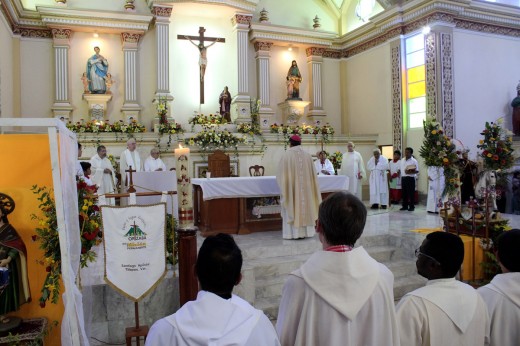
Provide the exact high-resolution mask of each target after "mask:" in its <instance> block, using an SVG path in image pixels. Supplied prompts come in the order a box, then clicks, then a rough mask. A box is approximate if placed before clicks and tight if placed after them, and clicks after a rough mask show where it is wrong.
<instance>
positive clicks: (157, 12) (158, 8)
mask: <svg viewBox="0 0 520 346" xmlns="http://www.w3.org/2000/svg"><path fill="white" fill-rule="evenodd" d="M152 14H153V15H154V16H155V17H163V18H170V17H171V15H172V7H171V6H165V5H153V6H152Z"/></svg>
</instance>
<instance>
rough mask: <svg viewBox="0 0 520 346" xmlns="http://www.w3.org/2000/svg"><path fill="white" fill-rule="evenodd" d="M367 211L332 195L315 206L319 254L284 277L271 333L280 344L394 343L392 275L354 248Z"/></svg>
mask: <svg viewBox="0 0 520 346" xmlns="http://www.w3.org/2000/svg"><path fill="white" fill-rule="evenodd" d="M366 217H367V209H366V207H365V205H364V204H363V203H362V202H361V201H360V200H359V199H358V198H357V197H356V196H354V195H352V194H350V193H348V192H336V193H334V194H332V195H330V196H329V197H328V198H327V199H325V200H324V201H323V202H322V203H321V205H320V208H319V212H318V221H317V223H316V233H318V238H319V239H320V242H321V243H322V250H320V251H317V252H315V253H314V254H313V255H312V256H311V257H310V258H309V259H308V260H307V261H306V262H305V263H304V264H303V265H302V266H301V267H300V268H299V269H298V270H296V271H294V272H292V273H291V274H290V275H289V277H288V278H287V280H286V282H285V285H284V288H283V292H282V299H281V302H280V308H279V312H278V320H277V323H276V330H277V332H278V335H279V337H280V342H281V344H282V345H288V346H289V345H290V346H294V345H298V346H305V345H308V346H317V345H346V346H349V345H385V346H391V345H399V335H398V327H397V323H396V317H395V308H394V292H393V283H394V276H393V274H392V272H391V271H390V270H389V269H388V268H387V267H386V266H384V265H383V264H381V263H378V262H377V261H376V260H375V259H373V258H372V257H371V256H370V255H369V254H368V253H367V252H366V250H365V249H364V248H363V247H362V246H359V247H356V248H354V245H355V243H356V241H357V240H358V239H359V237H361V234H362V233H363V229H364V227H365V222H366Z"/></svg>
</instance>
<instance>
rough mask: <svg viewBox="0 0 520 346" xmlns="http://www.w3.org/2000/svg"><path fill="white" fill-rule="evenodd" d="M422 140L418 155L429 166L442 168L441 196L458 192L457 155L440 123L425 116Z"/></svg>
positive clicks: (458, 169) (458, 170)
mask: <svg viewBox="0 0 520 346" xmlns="http://www.w3.org/2000/svg"><path fill="white" fill-rule="evenodd" d="M423 126H424V141H423V144H422V146H421V148H420V150H419V155H420V156H421V157H422V158H423V159H424V163H425V164H426V165H427V166H429V167H443V168H444V180H445V185H444V191H443V192H442V196H443V197H444V196H455V195H456V194H457V193H458V190H459V187H460V185H461V182H460V178H459V176H460V168H459V165H458V164H457V163H458V161H459V156H458V154H460V153H457V151H456V148H455V144H453V142H452V140H451V138H449V137H448V136H446V135H445V134H444V130H443V129H442V126H441V124H439V123H438V122H437V121H436V120H435V119H434V118H432V117H427V118H426V120H424V121H423Z"/></svg>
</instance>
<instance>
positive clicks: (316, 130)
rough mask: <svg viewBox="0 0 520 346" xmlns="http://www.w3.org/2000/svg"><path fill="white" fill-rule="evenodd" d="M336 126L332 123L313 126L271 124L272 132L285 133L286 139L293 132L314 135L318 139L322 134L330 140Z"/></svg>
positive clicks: (323, 137)
mask: <svg viewBox="0 0 520 346" xmlns="http://www.w3.org/2000/svg"><path fill="white" fill-rule="evenodd" d="M334 132H335V131H334V128H333V127H332V126H330V125H324V126H312V125H302V126H284V125H283V124H280V125H278V124H277V123H274V124H272V125H271V133H277V134H279V135H283V136H284V138H285V140H286V141H287V140H288V139H289V137H290V136H291V135H293V134H297V135H314V137H315V138H316V139H317V138H318V135H321V138H322V139H323V141H325V142H329V141H330V139H331V137H332V136H334Z"/></svg>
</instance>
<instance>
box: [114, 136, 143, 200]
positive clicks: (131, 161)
mask: <svg viewBox="0 0 520 346" xmlns="http://www.w3.org/2000/svg"><path fill="white" fill-rule="evenodd" d="M130 166H132V169H133V170H135V171H137V172H142V171H143V163H142V162H141V156H140V155H139V152H138V151H137V142H136V141H135V138H130V139H129V140H128V141H126V149H125V150H124V151H123V152H122V153H121V156H120V158H119V173H120V174H121V179H123V181H122V183H121V189H122V190H123V191H125V192H126V190H127V189H126V187H127V186H128V184H129V182H130V177H129V175H128V173H126V171H127V170H128V169H129V167H130Z"/></svg>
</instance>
